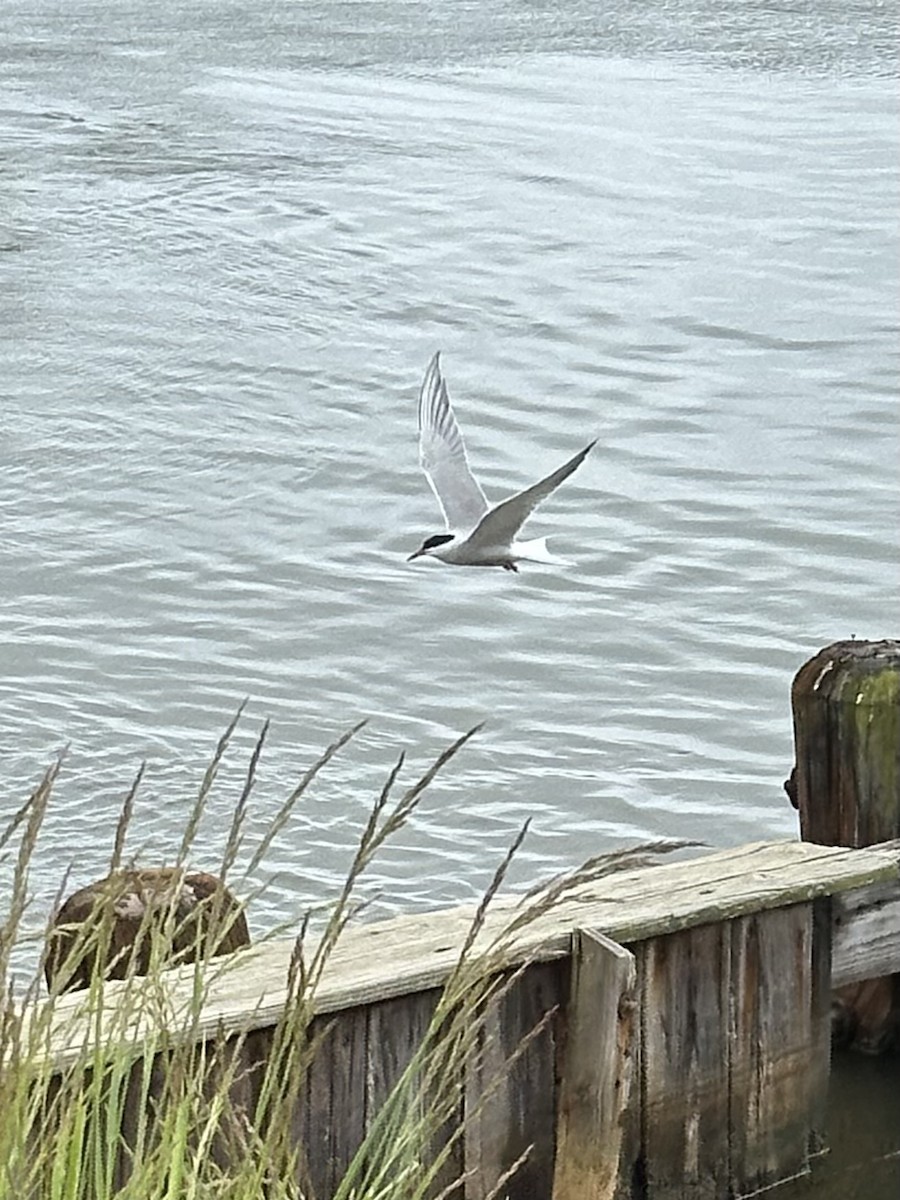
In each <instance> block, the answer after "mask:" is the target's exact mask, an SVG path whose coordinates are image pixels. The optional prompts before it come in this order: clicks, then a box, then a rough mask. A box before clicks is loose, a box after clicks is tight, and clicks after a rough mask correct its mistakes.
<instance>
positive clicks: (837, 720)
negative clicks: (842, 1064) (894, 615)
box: [785, 639, 900, 1051]
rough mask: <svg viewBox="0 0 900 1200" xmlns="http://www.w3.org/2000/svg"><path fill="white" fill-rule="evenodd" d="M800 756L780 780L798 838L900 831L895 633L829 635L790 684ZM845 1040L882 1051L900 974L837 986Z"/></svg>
mask: <svg viewBox="0 0 900 1200" xmlns="http://www.w3.org/2000/svg"><path fill="white" fill-rule="evenodd" d="M791 707H792V709H793V714H794V747H795V754H796V763H795V766H794V770H793V771H792V772H791V778H790V780H789V781H788V782H787V783H786V784H785V787H786V789H787V792H788V795H789V796H790V797H791V801H792V802H793V803H794V805H795V806H796V807H797V808H798V809H799V810H800V834H801V837H802V838H803V840H804V841H808V842H819V843H821V844H823V845H828V846H857V847H859V846H871V845H873V844H875V843H877V842H886V841H890V840H892V839H894V838H900V641H897V640H893V639H892V640H886V641H882V642H857V641H849V642H835V643H834V644H833V645H831V646H826V647H825V649H824V650H821V651H820V652H819V653H818V654H817V655H816V656H815V657H814V658H811V659H810V660H809V662H807V663H805V664H804V665H803V666H802V667H801V668H800V670H799V671H798V672H797V676H796V678H795V679H794V685H793V688H792V689H791ZM836 1000H837V1001H838V1005H839V1008H840V1026H841V1029H842V1032H843V1040H845V1041H847V1042H849V1043H850V1044H853V1045H855V1046H857V1047H859V1048H862V1049H865V1050H869V1051H878V1050H881V1049H884V1048H886V1047H887V1046H888V1045H890V1044H891V1042H893V1041H895V1040H896V1039H897V1038H898V1036H900V975H895V976H893V977H888V978H885V979H879V980H866V981H865V982H864V983H862V984H855V985H852V986H850V987H847V988H841V989H840V990H839V991H838V993H837V994H836Z"/></svg>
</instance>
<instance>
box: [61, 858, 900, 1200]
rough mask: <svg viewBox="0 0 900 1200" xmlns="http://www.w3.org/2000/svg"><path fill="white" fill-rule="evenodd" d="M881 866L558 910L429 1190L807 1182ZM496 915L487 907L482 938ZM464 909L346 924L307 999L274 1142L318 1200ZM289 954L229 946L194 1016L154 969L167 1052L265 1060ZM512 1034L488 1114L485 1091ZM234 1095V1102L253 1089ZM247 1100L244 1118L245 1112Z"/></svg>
mask: <svg viewBox="0 0 900 1200" xmlns="http://www.w3.org/2000/svg"><path fill="white" fill-rule="evenodd" d="M898 863H900V843H897V842H895V843H888V844H885V845H882V846H878V847H873V848H870V849H845V848H841V847H833V846H819V845H814V844H810V843H803V842H775V843H759V844H754V845H748V846H741V847H738V848H735V849H731V850H725V851H720V852H717V853H712V854H706V855H702V856H697V857H693V858H691V859H689V860H686V861H682V862H677V863H676V862H669V863H666V864H665V865H661V866H655V867H649V868H645V869H641V870H637V871H629V872H623V873H621V874H617V875H609V876H606V877H604V878H602V879H600V880H598V881H596V882H593V883H590V884H586V885H583V886H580V887H579V888H578V889H577V890H576V891H575V892H573V893H569V894H567V895H565V896H564V897H563V898H562V899H561V900H559V902H558V903H556V904H554V905H553V906H552V907H551V908H550V909H549V910H548V911H546V912H545V913H543V915H542V916H540V917H539V918H538V919H537V920H535V921H534V922H533V923H531V924H529V925H527V926H526V927H525V928H523V929H522V930H520V931H519V932H518V933H517V934H516V935H515V937H514V938H513V940H512V941H511V943H510V944H509V946H508V948H507V950H506V952H505V954H506V957H505V959H504V963H503V967H504V969H505V970H507V971H508V972H510V973H514V972H515V971H516V969H517V968H518V969H519V970H518V973H517V974H511V975H510V978H511V982H510V983H509V986H508V987H507V988H505V989H504V990H503V991H502V993H501V994H500V995H499V996H498V997H497V998H496V999H495V1000H494V1001H492V1004H491V1008H490V1010H489V1012H488V1014H487V1018H486V1021H485V1025H484V1029H483V1033H482V1047H481V1049H482V1053H481V1054H480V1055H479V1056H478V1060H477V1063H476V1064H475V1065H474V1066H473V1068H472V1070H471V1071H470V1076H469V1078H467V1079H466V1080H464V1081H463V1083H462V1086H461V1091H460V1115H461V1116H464V1115H465V1110H466V1107H467V1106H471V1105H474V1101H475V1099H476V1098H478V1100H479V1107H478V1113H477V1116H476V1117H475V1119H474V1120H472V1121H471V1122H470V1123H469V1125H468V1127H467V1130H466V1134H465V1137H464V1138H462V1139H460V1140H459V1141H458V1142H457V1143H456V1144H455V1145H454V1149H453V1153H452V1154H451V1156H450V1160H449V1161H448V1163H447V1170H446V1177H447V1179H448V1180H450V1179H453V1178H458V1177H463V1176H464V1177H465V1182H464V1184H462V1185H461V1186H460V1188H459V1190H458V1196H459V1197H460V1200H463V1198H464V1200H481V1198H482V1197H483V1196H484V1195H485V1194H486V1193H487V1190H488V1189H489V1187H490V1186H491V1184H492V1183H493V1181H494V1180H495V1179H496V1178H497V1177H498V1176H499V1175H500V1174H501V1173H502V1172H503V1171H504V1170H506V1169H508V1168H509V1167H510V1165H511V1164H513V1163H514V1162H516V1160H517V1159H519V1158H520V1157H522V1156H523V1155H524V1160H523V1163H522V1165H521V1166H520V1168H519V1169H518V1170H517V1171H516V1173H515V1174H514V1175H513V1176H512V1177H511V1178H510V1180H509V1181H508V1183H507V1184H506V1185H505V1190H504V1193H503V1194H504V1195H505V1196H508V1198H509V1200H550V1198H551V1197H552V1198H553V1200H587V1198H588V1197H590V1198H591V1200H597V1198H608V1200H612V1198H616V1200H626V1198H627V1200H675V1198H678V1200H687V1198H690V1200H702V1198H705V1197H709V1200H721V1198H723V1197H728V1196H734V1197H740V1196H746V1195H750V1194H752V1193H754V1192H757V1191H759V1190H761V1189H765V1188H767V1187H769V1186H771V1185H774V1184H775V1183H777V1182H780V1181H782V1180H784V1179H787V1178H790V1177H792V1176H796V1175H801V1174H803V1173H805V1172H807V1171H808V1170H809V1164H810V1161H811V1158H812V1157H813V1156H814V1155H815V1154H816V1153H817V1152H818V1151H819V1150H820V1149H821V1138H822V1113H823V1105H824V1100H825V1094H826V1089H827V1084H828V1074H829V1058H830V1053H829V1051H830V995H831V988H832V986H833V985H834V984H836V983H847V982H851V981H854V980H860V979H867V978H870V977H872V976H875V975H883V974H887V973H890V972H897V971H900V881H898ZM515 903H516V901H515V899H514V898H513V899H501V900H498V901H497V902H496V904H495V905H494V907H493V910H492V911H491V912H490V913H489V916H488V919H487V923H486V926H485V928H484V930H483V931H482V933H481V934H480V935H479V941H480V943H482V944H485V945H486V944H488V943H489V942H490V940H491V939H492V937H493V936H494V935H495V934H496V933H497V931H498V930H500V929H501V928H502V927H503V926H504V924H505V923H507V922H508V920H509V916H510V912H511V911H512V908H513V906H514V905H515ZM473 911H474V910H473V908H472V907H471V906H464V907H459V908H452V909H448V910H444V911H441V912H435V913H431V914H425V915H406V916H399V917H395V918H393V919H391V920H386V921H379V922H372V923H368V924H365V923H361V924H358V925H356V926H352V927H350V928H349V929H348V930H347V931H346V932H345V933H344V935H343V937H342V938H341V940H340V941H339V943H338V945H337V947H336V949H335V951H334V953H333V955H332V957H331V959H330V960H329V964H328V967H327V969H326V972H325V974H324V976H323V978H322V981H321V984H320V986H319V988H318V990H317V993H316V1001H315V1007H316V1012H317V1014H318V1016H317V1018H316V1019H317V1021H319V1022H321V1021H324V1020H325V1019H326V1017H327V1019H328V1021H329V1026H328V1032H327V1034H326V1035H325V1036H324V1037H323V1039H322V1042H321V1044H320V1045H319V1048H318V1051H317V1054H316V1057H315V1059H314V1061H313V1062H312V1065H311V1067H310V1069H309V1071H308V1072H307V1074H306V1077H305V1079H304V1082H303V1089H304V1095H303V1097H302V1098H301V1100H302V1103H301V1104H300V1106H299V1111H300V1112H301V1114H302V1116H301V1119H299V1120H298V1121H297V1124H296V1131H295V1133H296V1137H297V1139H298V1140H299V1141H300V1142H301V1143H302V1144H303V1147H304V1158H305V1170H307V1171H308V1178H309V1180H311V1182H312V1187H313V1191H314V1195H315V1197H316V1198H317V1200H328V1197H329V1196H330V1195H331V1194H332V1192H333V1190H334V1188H335V1186H336V1184H337V1181H338V1180H339V1179H340V1178H341V1175H342V1174H343V1172H344V1170H345V1168H346V1166H347V1164H348V1163H349V1161H350V1159H351V1157H352V1156H353V1154H354V1152H355V1150H356V1149H357V1147H358V1145H359V1144H360V1142H361V1140H362V1138H363V1137H364V1136H365V1134H366V1132H367V1130H368V1129H369V1128H371V1125H372V1122H373V1120H374V1118H375V1114H376V1112H377V1110H378V1107H379V1105H380V1103H381V1101H382V1100H383V1098H384V1097H385V1095H386V1094H387V1093H388V1091H389V1090H390V1088H391V1087H392V1085H393V1084H394V1082H395V1081H396V1080H397V1079H398V1078H399V1076H400V1074H401V1072H402V1071H403V1069H404V1067H405V1066H406V1064H407V1063H408V1062H409V1060H410V1058H411V1056H412V1054H413V1052H414V1050H415V1047H416V1045H417V1044H418V1042H419V1040H420V1039H421V1037H422V1034H423V1031H424V1030H425V1029H426V1028H427V1026H428V1023H429V1020H430V1018H431V1015H432V1014H433V1012H434V1010H435V1006H436V1004H437V1002H438V997H439V996H440V990H441V987H442V985H443V984H444V983H445V981H446V979H447V978H448V976H449V974H450V972H451V971H452V969H453V967H454V965H455V963H456V961H457V959H458V956H459V953H460V949H461V947H462V945H463V943H464V941H465V938H466V935H467V933H468V931H469V928H470V924H471V920H472V916H473ZM293 948H294V943H293V941H292V940H290V941H270V942H268V943H263V944H261V945H258V946H256V947H253V948H251V949H248V950H245V951H241V952H239V953H238V954H237V955H236V956H235V958H234V961H233V963H231V964H229V968H228V969H227V970H226V971H224V972H222V973H221V974H217V976H216V977H215V978H214V979H213V981H212V982H211V984H210V986H209V989H208V995H207V996H206V998H205V1000H204V1002H203V1005H202V1008H201V1010H200V1013H199V1018H198V1017H197V1016H196V1013H195V1012H194V1009H195V1005H194V1001H193V998H192V990H193V987H194V982H193V972H192V970H191V969H190V968H179V969H177V970H173V971H171V972H167V973H166V977H167V981H166V994H167V1000H166V1006H165V1007H166V1010H167V1012H168V1014H169V1015H168V1017H167V1026H168V1029H169V1031H170V1033H171V1035H172V1036H174V1037H182V1038H188V1037H189V1038H193V1039H199V1040H202V1039H206V1038H208V1039H212V1038H214V1037H217V1036H221V1034H222V1033H223V1032H224V1033H225V1034H234V1035H236V1034H239V1033H243V1032H245V1031H246V1030H248V1029H252V1030H254V1031H255V1033H254V1034H253V1036H252V1039H250V1041H248V1043H247V1044H248V1045H251V1046H252V1049H253V1053H254V1054H255V1055H256V1056H257V1058H260V1057H264V1056H265V1054H266V1051H267V1045H268V1041H267V1039H270V1037H271V1032H272V1029H273V1027H274V1026H275V1023H276V1021H277V1020H278V1017H279V1015H280V1014H281V1012H282V1010H283V1007H284V1005H285V1001H286V998H287V979H288V971H289V965H290V961H291V954H292V952H293ZM119 986H121V985H117V984H111V985H109V987H108V991H107V994H108V996H109V997H110V1002H113V1001H114V998H115V995H116V989H117V987H119ZM83 1005H84V1000H83V997H80V996H79V995H77V994H75V995H72V996H67V997H64V998H63V999H62V1000H61V1001H58V1002H57V1005H56V1010H57V1011H56V1014H55V1021H56V1026H57V1032H56V1034H55V1035H54V1036H53V1038H52V1039H51V1042H50V1044H49V1048H48V1052H49V1053H50V1054H51V1056H52V1060H53V1062H54V1064H55V1066H56V1068H58V1069H60V1070H62V1069H63V1068H65V1066H66V1065H67V1064H68V1063H71V1062H73V1061H75V1059H76V1058H77V1057H78V1055H79V1054H81V1053H83V1046H84V1044H85V1041H86V1039H90V1038H91V1037H95V1036H99V1037H100V1039H101V1040H102V1039H103V1038H104V1037H105V1036H106V1034H105V1033H104V1027H103V1022H102V1021H99V1022H98V1021H97V1018H96V1015H95V1016H93V1017H89V1016H87V1015H84V1016H82V1017H77V1016H76V1015H75V1014H77V1013H78V1012H79V1006H81V1007H83ZM188 1012H192V1013H194V1015H193V1016H192V1017H191V1018H190V1020H188V1019H187V1017H186V1016H185V1014H187V1013H188ZM542 1020H543V1024H541V1021H542ZM150 1025H152V1021H151V1018H150V1017H149V1016H144V1017H136V1018H135V1021H134V1025H133V1028H131V1029H130V1030H129V1031H128V1038H129V1039H130V1040H133V1042H134V1044H135V1045H136V1046H139V1045H140V1044H141V1042H142V1039H143V1037H144V1035H145V1033H146V1031H147V1028H149V1027H150ZM113 1027H114V1025H113V1017H112V1015H110V1024H109V1026H108V1028H109V1029H112V1028H113ZM536 1028H537V1032H536V1033H534V1032H533V1031H534V1030H535V1029H536ZM529 1034H531V1036H530V1038H529V1039H528V1040H527V1042H526V1044H525V1047H524V1049H523V1050H522V1052H521V1053H520V1054H519V1056H518V1057H516V1058H515V1059H514V1061H513V1062H512V1065H511V1066H510V1067H509V1069H508V1070H507V1071H506V1073H505V1075H503V1077H502V1080H501V1082H500V1083H499V1085H497V1086H495V1087H494V1089H493V1090H492V1091H491V1093H490V1095H489V1096H488V1097H487V1099H485V1092H484V1076H486V1075H487V1074H489V1073H490V1072H491V1071H492V1070H493V1068H494V1067H500V1066H501V1065H502V1064H503V1063H504V1062H505V1061H506V1059H507V1057H508V1056H509V1054H510V1053H511V1052H512V1051H513V1049H514V1048H515V1047H516V1046H517V1045H518V1044H519V1043H520V1042H521V1041H522V1039H523V1038H527V1037H528V1035H529ZM122 1036H123V1035H122V1033H121V1032H117V1033H116V1037H117V1038H118V1039H121V1038H122ZM242 1086H243V1087H244V1088H245V1089H249V1091H250V1092H251V1093H252V1089H253V1087H254V1086H255V1084H254V1077H253V1075H252V1073H251V1075H249V1076H248V1077H247V1078H246V1079H244V1080H243V1081H242ZM246 1103H247V1109H248V1111H252V1110H253V1096H252V1094H248V1095H247V1097H246ZM134 1120H135V1115H134V1114H130V1115H129V1114H128V1113H126V1114H125V1122H126V1124H127V1123H128V1122H129V1121H130V1122H132V1123H133V1122H134Z"/></svg>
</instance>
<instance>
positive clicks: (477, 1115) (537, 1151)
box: [465, 963, 565, 1200]
mask: <svg viewBox="0 0 900 1200" xmlns="http://www.w3.org/2000/svg"><path fill="white" fill-rule="evenodd" d="M564 990H565V983H564V981H563V968H562V965H561V964H559V963H535V964H533V965H531V966H528V967H526V968H525V970H524V971H523V972H522V973H521V975H519V977H518V978H516V979H514V980H513V981H512V982H511V983H510V985H509V986H508V987H507V988H505V989H504V990H503V991H502V992H501V993H500V995H499V996H498V997H497V998H495V999H493V1000H492V1001H491V1002H490V1004H489V1007H488V1011H487V1013H486V1014H485V1017H486V1019H485V1025H484V1030H483V1036H482V1038H481V1047H480V1051H481V1052H480V1054H479V1061H478V1062H477V1063H476V1064H475V1065H474V1069H472V1070H471V1071H470V1073H469V1078H468V1080H467V1086H466V1130H465V1148H466V1157H465V1166H466V1186H465V1195H466V1200H481V1197H483V1196H485V1195H487V1194H488V1193H489V1192H490V1190H491V1189H492V1188H493V1187H494V1185H495V1184H496V1182H497V1180H498V1179H499V1178H500V1177H501V1176H502V1175H503V1174H504V1172H506V1171H508V1170H509V1169H510V1168H511V1167H512V1166H513V1165H514V1164H515V1163H516V1162H517V1161H518V1160H519V1159H521V1158H522V1156H523V1155H525V1159H524V1161H523V1162H522V1164H521V1166H520V1167H519V1168H518V1169H517V1170H516V1172H515V1174H514V1175H513V1176H512V1177H511V1178H510V1179H509V1180H508V1182H507V1183H506V1184H505V1185H504V1188H503V1191H502V1193H501V1194H502V1195H503V1196H504V1197H505V1198H506V1200H533V1198H534V1197H536V1196H549V1195H550V1192H551V1188H552V1183H553V1179H552V1176H553V1147H554V1131H555V1126H556V1106H557V1091H558V1088H557V1085H558V1080H557V1064H556V1049H557V1040H558V1036H557V1028H556V1025H557V1021H558V1017H557V1016H556V1015H555V1013H554V1010H556V1009H558V1007H559V1005H560V1004H561V1003H562V1001H563V995H564ZM550 1014H554V1015H550ZM542 1022H543V1025H542ZM526 1039H527V1042H526ZM513 1056H514V1057H513ZM511 1058H512V1059H513V1061H512V1062H510V1059H511Z"/></svg>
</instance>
